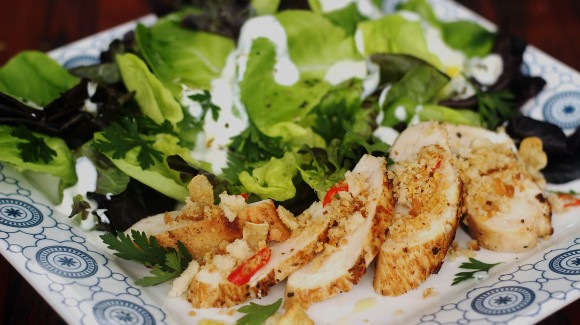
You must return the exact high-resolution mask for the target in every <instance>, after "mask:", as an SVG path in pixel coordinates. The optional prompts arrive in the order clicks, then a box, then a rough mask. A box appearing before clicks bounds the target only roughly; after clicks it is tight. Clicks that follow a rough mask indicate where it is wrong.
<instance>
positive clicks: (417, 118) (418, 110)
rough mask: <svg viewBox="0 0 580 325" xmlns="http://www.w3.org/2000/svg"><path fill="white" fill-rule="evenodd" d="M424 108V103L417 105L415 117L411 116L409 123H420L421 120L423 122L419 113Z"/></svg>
mask: <svg viewBox="0 0 580 325" xmlns="http://www.w3.org/2000/svg"><path fill="white" fill-rule="evenodd" d="M422 110H423V105H417V107H415V114H414V115H413V117H411V120H410V121H409V125H414V124H419V122H421V119H420V118H419V113H420V112H421V111H422Z"/></svg>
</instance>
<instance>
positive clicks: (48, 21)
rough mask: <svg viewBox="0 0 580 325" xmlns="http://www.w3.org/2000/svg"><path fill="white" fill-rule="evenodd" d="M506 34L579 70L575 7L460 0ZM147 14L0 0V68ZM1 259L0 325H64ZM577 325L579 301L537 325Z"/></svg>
mask: <svg viewBox="0 0 580 325" xmlns="http://www.w3.org/2000/svg"><path fill="white" fill-rule="evenodd" d="M458 2H460V3H462V4H463V5H465V6H467V7H468V8H470V9H472V10H474V11H475V12H478V13H479V14H480V15H482V16H484V17H486V18H487V19H489V20H491V21H492V22H494V23H496V24H497V25H499V26H501V27H503V28H506V29H507V30H509V31H510V32H511V33H513V34H515V35H517V36H520V37H522V38H523V39H525V40H527V41H528V42H529V43H530V44H532V45H534V46H536V47H539V48H540V49H542V50H543V51H545V52H547V53H548V54H550V55H552V56H554V57H555V58H557V59H559V60H560V61H562V62H564V63H565V64H567V65H569V66H571V67H572V68H574V69H576V70H580V42H578V32H579V31H580V1H577V0H509V1H508V0H460V1H458ZM148 12H149V7H148V4H147V1H146V0H44V1H34V0H19V1H14V0H0V65H3V64H4V63H5V62H6V60H8V58H10V57H11V56H12V55H14V54H15V53H17V52H18V51H21V50H24V49H36V50H43V51H48V50H51V49H54V48H56V47H59V46H61V45H64V44H67V43H69V42H72V41H75V40H78V39H80V38H83V37H86V36H89V35H91V34H94V33H96V32H99V31H102V30H104V29H107V28H110V27H113V26H115V25H118V24H121V23H123V22H126V21H129V20H132V19H135V18H138V17H141V16H143V15H146V14H147V13H148ZM63 323H64V322H63V320H62V319H61V318H60V316H59V315H58V314H56V313H55V312H54V311H53V309H52V308H51V307H50V305H48V304H47V303H46V302H45V301H44V300H43V298H42V297H40V296H39V295H38V294H37V293H36V291H35V290H34V289H33V288H32V287H31V286H30V285H29V284H28V283H27V282H26V281H25V280H24V279H23V278H22V277H21V276H20V275H19V274H18V272H17V271H15V270H14V269H13V268H12V266H10V264H9V263H8V262H7V261H6V260H5V259H4V258H3V257H0V324H63ZM578 323H580V300H578V301H576V302H574V303H572V304H570V305H568V306H567V307H566V308H564V309H562V310H560V311H558V312H557V313H555V314H553V315H551V316H550V317H548V318H547V319H545V320H544V321H542V322H541V324H578Z"/></svg>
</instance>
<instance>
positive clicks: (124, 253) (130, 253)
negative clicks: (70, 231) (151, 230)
mask: <svg viewBox="0 0 580 325" xmlns="http://www.w3.org/2000/svg"><path fill="white" fill-rule="evenodd" d="M101 239H102V240H103V242H104V243H105V244H107V247H108V248H109V249H111V250H114V251H115V253H114V255H116V256H118V257H120V258H123V259H126V260H132V261H135V262H139V263H141V264H143V265H145V266H147V267H151V268H152V269H151V274H152V276H147V277H144V278H142V279H139V280H137V281H135V284H137V285H141V286H152V285H156V284H159V283H162V282H165V281H168V280H171V279H174V278H176V277H178V276H179V275H180V274H181V273H182V272H183V271H184V270H185V269H186V268H187V265H188V264H189V262H191V260H192V256H191V254H189V252H188V251H187V249H186V248H185V246H184V245H183V244H182V243H181V242H178V243H177V246H178V247H177V249H175V248H172V247H163V246H161V245H159V243H158V242H157V240H156V239H155V237H154V236H147V235H146V234H145V233H144V232H138V231H136V230H132V231H131V235H128V234H125V233H122V232H119V233H117V235H114V234H111V233H106V234H103V235H101Z"/></svg>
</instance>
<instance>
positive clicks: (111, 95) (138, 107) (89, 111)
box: [0, 0, 543, 230]
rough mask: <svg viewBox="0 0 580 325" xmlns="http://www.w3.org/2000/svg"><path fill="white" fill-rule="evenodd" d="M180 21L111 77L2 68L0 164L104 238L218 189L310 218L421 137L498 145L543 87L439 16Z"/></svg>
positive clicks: (499, 51) (139, 40) (489, 40)
mask: <svg viewBox="0 0 580 325" xmlns="http://www.w3.org/2000/svg"><path fill="white" fill-rule="evenodd" d="M176 3H179V5H175V6H173V7H172V8H169V9H170V10H165V12H163V14H164V15H162V16H160V17H159V19H158V20H157V22H156V23H154V24H153V25H152V26H144V25H141V24H139V25H137V27H136V28H135V30H134V31H133V32H131V33H129V34H128V35H126V36H125V37H124V38H123V39H119V40H115V41H113V42H112V43H111V44H110V46H109V48H108V49H107V50H106V51H104V52H103V53H102V54H101V58H100V59H101V62H100V63H99V64H97V65H93V66H83V67H77V68H74V69H71V70H70V71H67V70H66V69H64V68H63V67H61V66H60V65H59V64H57V63H56V62H55V61H54V60H52V59H51V58H50V57H49V56H48V55H46V54H44V53H39V52H34V51H27V52H23V53H21V54H19V55H17V56H15V57H14V58H12V59H11V60H10V61H9V62H8V63H7V64H6V65H5V66H3V67H1V68H0V134H1V135H0V142H2V144H1V146H2V150H0V161H2V162H3V163H7V164H10V165H11V166H14V167H15V168H16V169H17V170H19V171H21V172H22V173H23V175H25V176H27V177H29V178H30V179H33V180H35V182H37V183H41V184H39V189H41V190H42V191H44V192H46V194H47V196H48V197H49V198H50V199H52V200H53V201H54V202H53V203H55V204H60V203H61V202H64V201H62V200H63V197H69V198H73V199H72V201H70V199H69V201H70V202H69V201H67V202H68V203H71V202H72V213H71V216H76V218H78V219H79V220H86V219H87V218H89V219H91V220H93V219H94V220H96V221H97V225H96V227H97V228H99V229H104V228H108V229H117V230H125V229H126V228H127V227H129V226H130V225H132V224H133V223H134V222H135V221H136V220H138V219H140V218H142V217H144V216H147V215H152V214H155V213H159V212H163V211H167V210H173V209H174V208H175V206H176V203H177V202H183V200H184V198H185V197H187V195H188V190H187V184H188V182H189V180H190V179H191V177H193V176H194V175H196V174H200V173H201V174H205V175H207V176H208V177H209V178H210V179H211V181H212V182H213V185H214V188H215V191H216V192H218V193H220V192H223V191H228V192H229V193H231V194H241V193H245V194H247V195H248V196H249V197H248V200H250V201H258V200H262V199H272V200H274V201H276V202H278V203H280V204H283V205H284V206H285V207H287V208H289V209H291V210H293V211H297V212H298V211H301V210H302V209H303V208H305V207H307V206H308V205H310V203H311V202H313V201H315V200H318V199H319V198H321V197H323V196H324V194H325V193H326V191H327V190H328V189H329V188H330V187H331V186H332V185H334V184H335V183H336V182H338V181H340V180H341V179H342V178H343V177H344V173H345V172H346V171H347V170H349V169H351V168H352V167H353V166H354V165H355V164H356V163H357V162H358V160H359V159H360V157H361V156H362V155H363V154H366V153H371V154H374V155H382V156H388V152H389V147H390V144H392V141H393V140H394V138H395V137H396V136H397V134H398V132H400V131H401V130H403V129H404V128H405V127H406V126H407V125H408V124H412V123H417V122H420V121H426V120H438V121H447V122H451V123H458V124H469V125H478V126H484V127H488V128H491V129H494V128H496V127H497V126H498V125H501V124H502V123H504V122H505V121H507V120H509V119H510V118H512V117H513V116H515V115H517V114H518V106H519V105H521V104H522V103H523V102H524V101H525V100H526V99H528V98H529V97H531V96H533V95H535V93H537V92H538V91H539V90H540V89H541V88H542V86H543V84H542V82H543V81H541V79H540V78H535V77H527V76H524V75H523V74H522V73H521V72H520V65H521V62H522V61H521V56H522V53H523V50H524V49H525V45H524V47H523V48H522V47H521V46H519V45H517V43H514V42H513V41H512V39H511V38H509V37H508V36H506V35H504V34H502V33H498V32H495V31H490V30H488V29H486V28H485V27H483V26H481V25H479V24H476V23H474V22H472V21H442V20H440V19H439V18H437V16H436V15H435V14H434V12H433V10H432V8H431V7H430V5H429V4H428V3H427V1H426V0H409V1H406V2H403V3H402V4H400V5H398V7H397V9H396V10H395V11H393V12H385V11H384V10H383V9H382V8H381V6H380V2H379V1H346V2H340V4H338V2H333V1H330V0H310V1H308V8H294V7H292V4H291V3H290V4H287V3H284V2H282V3H279V2H277V1H268V0H255V1H251V2H250V1H248V2H243V1H241V2H240V1H225V0H223V1H217V2H202V3H197V2H195V1H194V3H193V4H188V3H187V1H179V2H176ZM165 9H167V8H165ZM518 46H519V47H518ZM530 89H531V90H530ZM90 175H93V176H90ZM88 178H92V179H88ZM42 180H45V181H42ZM78 180H80V181H78ZM77 181H78V182H79V183H80V182H85V183H86V184H85V185H84V186H79V184H78V183H77ZM75 184H76V185H75ZM87 184H88V185H87ZM215 197H216V198H219V196H218V195H216V196H215ZM104 210H106V212H103V211H104Z"/></svg>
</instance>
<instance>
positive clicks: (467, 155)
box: [446, 125, 553, 252]
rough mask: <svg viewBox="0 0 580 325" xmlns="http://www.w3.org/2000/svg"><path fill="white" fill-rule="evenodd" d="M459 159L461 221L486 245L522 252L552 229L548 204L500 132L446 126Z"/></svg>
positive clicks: (497, 248)
mask: <svg viewBox="0 0 580 325" xmlns="http://www.w3.org/2000/svg"><path fill="white" fill-rule="evenodd" d="M446 128H447V130H448V133H449V137H450V144H451V148H452V151H454V152H455V153H456V154H457V155H458V157H459V163H458V167H459V169H460V174H461V178H462V181H463V192H462V197H463V213H464V215H465V219H464V222H465V224H466V225H467V227H468V229H469V233H470V235H471V236H472V237H473V238H474V239H476V240H477V241H478V242H479V244H480V245H481V246H483V247H485V248H487V249H490V250H494V251H502V252H521V251H525V250H528V249H531V248H533V247H535V246H536V245H537V243H538V238H541V237H544V236H549V235H551V234H552V232H553V228H552V224H551V215H552V213H551V208H550V204H549V202H548V200H546V199H545V198H544V196H543V191H542V189H541V188H540V187H539V186H538V185H537V184H536V183H535V182H534V180H533V178H532V176H531V175H530V174H529V173H528V172H527V171H526V168H525V166H524V165H523V164H522V163H521V162H520V161H518V158H517V156H516V153H515V152H514V150H515V145H514V143H513V142H512V140H511V139H510V138H509V137H508V136H507V135H505V134H503V133H497V132H492V131H488V130H485V129H482V128H476V127H469V126H455V125H447V126H446Z"/></svg>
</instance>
